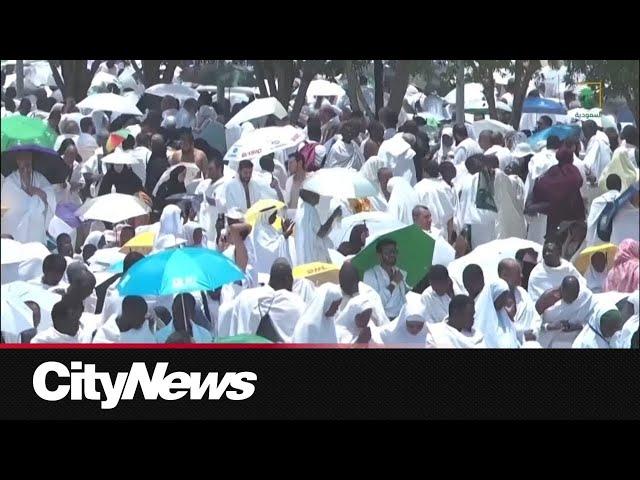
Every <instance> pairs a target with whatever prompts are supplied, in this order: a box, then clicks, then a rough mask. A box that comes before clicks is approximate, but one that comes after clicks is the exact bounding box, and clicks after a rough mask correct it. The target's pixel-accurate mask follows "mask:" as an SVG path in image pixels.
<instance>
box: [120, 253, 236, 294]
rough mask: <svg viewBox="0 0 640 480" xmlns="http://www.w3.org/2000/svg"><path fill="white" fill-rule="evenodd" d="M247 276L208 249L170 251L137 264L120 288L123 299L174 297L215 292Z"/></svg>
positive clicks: (227, 260) (122, 281)
mask: <svg viewBox="0 0 640 480" xmlns="http://www.w3.org/2000/svg"><path fill="white" fill-rule="evenodd" d="M243 278H244V273H243V272H242V270H240V269H239V268H238V267H237V266H236V264H235V263H233V262H232V261H231V260H230V259H229V258H227V257H225V256H224V255H222V254H221V253H218V252H216V251H214V250H209V249H207V248H200V247H186V248H177V249H170V250H166V251H164V252H160V253H157V254H155V255H150V256H148V257H145V258H143V259H141V260H139V261H138V262H136V263H135V264H134V265H133V266H132V267H131V268H130V269H129V270H128V271H127V273H125V274H124V275H123V276H122V280H121V281H120V283H119V284H118V291H119V292H120V294H121V295H123V296H126V295H141V296H143V295H172V294H176V293H186V292H195V291H202V290H215V289H216V288H218V287H220V286H222V285H225V284H227V283H233V282H235V281H237V280H242V279H243Z"/></svg>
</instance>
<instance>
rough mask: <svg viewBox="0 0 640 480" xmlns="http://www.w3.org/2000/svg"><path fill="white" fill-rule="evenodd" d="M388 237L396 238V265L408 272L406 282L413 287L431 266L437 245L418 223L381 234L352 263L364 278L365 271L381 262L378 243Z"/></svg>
mask: <svg viewBox="0 0 640 480" xmlns="http://www.w3.org/2000/svg"><path fill="white" fill-rule="evenodd" d="M387 238H388V239H391V240H395V242H396V245H397V247H398V259H397V263H396V266H397V267H398V268H400V269H401V270H404V271H405V272H407V280H406V283H407V285H409V286H410V287H413V286H414V285H416V284H417V283H418V282H419V281H420V280H422V279H423V278H424V276H425V275H426V274H427V272H428V271H429V269H430V268H431V264H432V262H433V253H434V251H435V245H436V242H435V240H434V239H433V238H431V237H430V236H429V235H427V234H426V233H425V232H424V231H423V230H422V229H421V228H420V227H418V226H417V225H410V226H408V227H404V228H401V229H399V230H394V231H392V232H388V233H385V234H382V235H380V236H379V237H378V238H376V239H374V240H372V241H371V242H370V243H369V245H367V246H366V247H365V248H364V250H362V251H361V252H360V253H358V254H357V255H356V256H355V257H354V258H353V260H351V263H352V264H353V266H354V267H356V269H357V270H358V273H359V274H360V278H361V279H362V277H363V275H364V272H366V271H367V270H369V269H370V268H372V267H374V266H376V265H379V264H380V259H379V257H378V253H377V252H376V245H377V243H378V242H379V241H380V240H382V239H387Z"/></svg>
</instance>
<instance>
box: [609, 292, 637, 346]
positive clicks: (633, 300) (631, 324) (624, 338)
mask: <svg viewBox="0 0 640 480" xmlns="http://www.w3.org/2000/svg"><path fill="white" fill-rule="evenodd" d="M627 301H628V302H629V303H630V304H631V305H632V307H633V314H632V315H631V316H630V317H629V318H628V319H627V321H626V322H625V323H624V325H623V327H622V330H620V334H619V336H618V338H617V341H616V344H615V346H616V347H617V348H633V346H632V345H631V339H632V337H633V336H634V334H635V335H636V337H637V335H638V327H639V323H638V310H639V307H638V304H639V303H640V292H638V290H636V291H635V292H633V293H631V295H629V297H628V298H627Z"/></svg>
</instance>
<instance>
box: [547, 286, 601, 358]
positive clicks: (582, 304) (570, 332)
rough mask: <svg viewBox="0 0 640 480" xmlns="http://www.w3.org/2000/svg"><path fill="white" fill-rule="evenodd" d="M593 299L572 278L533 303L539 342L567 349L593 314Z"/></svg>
mask: <svg viewBox="0 0 640 480" xmlns="http://www.w3.org/2000/svg"><path fill="white" fill-rule="evenodd" d="M595 305H596V299H595V297H594V296H593V294H592V293H591V291H590V290H589V289H588V288H586V287H585V286H583V285H580V283H579V282H578V281H577V279H576V278H575V277H574V276H568V277H565V278H564V279H563V280H562V282H561V284H560V287H559V288H553V289H550V290H547V291H546V292H545V293H544V294H543V295H542V296H541V297H540V298H539V299H538V300H537V302H536V310H537V311H538V312H540V313H541V315H542V326H541V332H540V343H541V344H542V345H543V346H544V347H545V348H569V347H570V346H571V344H572V343H573V341H574V340H575V338H576V337H577V336H578V333H579V332H580V330H581V329H582V327H583V326H584V325H586V324H587V322H588V321H589V319H590V318H591V316H592V315H593V312H594V308H595Z"/></svg>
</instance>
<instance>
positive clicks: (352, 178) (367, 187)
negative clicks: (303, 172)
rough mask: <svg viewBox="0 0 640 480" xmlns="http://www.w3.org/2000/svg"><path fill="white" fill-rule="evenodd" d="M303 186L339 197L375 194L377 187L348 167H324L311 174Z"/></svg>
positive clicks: (329, 195)
mask: <svg viewBox="0 0 640 480" xmlns="http://www.w3.org/2000/svg"><path fill="white" fill-rule="evenodd" d="M302 188H304V189H305V190H309V191H311V192H316V193H317V194H318V195H323V196H327V197H338V198H364V197H372V196H375V195H376V194H377V193H378V192H377V189H376V187H375V186H374V185H373V184H372V183H371V182H370V181H369V180H367V179H366V178H365V177H364V176H363V175H362V174H361V173H359V172H357V171H355V170H352V169H347V168H341V167H336V168H323V169H321V170H318V171H317V172H315V173H313V175H311V176H309V178H307V179H306V180H305V181H304V183H303V184H302Z"/></svg>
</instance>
